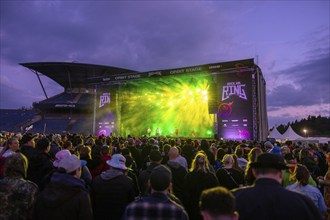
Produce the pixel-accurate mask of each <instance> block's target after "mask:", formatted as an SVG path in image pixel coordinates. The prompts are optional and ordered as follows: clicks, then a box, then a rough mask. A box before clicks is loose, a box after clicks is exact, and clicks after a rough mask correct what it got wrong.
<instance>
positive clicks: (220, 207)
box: [199, 186, 235, 218]
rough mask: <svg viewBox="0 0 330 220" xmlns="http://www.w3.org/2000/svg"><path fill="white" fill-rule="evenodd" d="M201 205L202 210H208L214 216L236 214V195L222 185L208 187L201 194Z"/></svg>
mask: <svg viewBox="0 0 330 220" xmlns="http://www.w3.org/2000/svg"><path fill="white" fill-rule="evenodd" d="M199 207H200V210H201V211H206V212H208V213H209V214H210V215H211V216H212V217H214V218H215V217H216V216H219V215H234V213H235V197H234V195H233V194H232V193H231V192H230V191H229V190H228V189H226V188H224V187H221V186H218V187H214V188H211V189H206V190H204V191H203V192H202V194H201V197H200V200H199Z"/></svg>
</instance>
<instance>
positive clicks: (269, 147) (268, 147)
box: [264, 141, 274, 153]
mask: <svg viewBox="0 0 330 220" xmlns="http://www.w3.org/2000/svg"><path fill="white" fill-rule="evenodd" d="M273 148H274V145H273V144H272V142H270V141H266V142H265V143H264V151H265V152H267V153H270V152H271V151H272V149H273Z"/></svg>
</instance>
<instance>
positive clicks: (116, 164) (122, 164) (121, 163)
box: [107, 154, 127, 171]
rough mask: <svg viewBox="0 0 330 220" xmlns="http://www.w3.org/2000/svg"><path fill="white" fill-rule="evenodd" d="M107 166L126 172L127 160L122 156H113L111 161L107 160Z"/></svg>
mask: <svg viewBox="0 0 330 220" xmlns="http://www.w3.org/2000/svg"><path fill="white" fill-rule="evenodd" d="M107 164H108V165H109V166H110V167H111V168H112V169H118V170H122V171H125V170H127V167H126V158H125V157H124V156H123V155H121V154H114V155H112V157H111V159H110V160H107Z"/></svg>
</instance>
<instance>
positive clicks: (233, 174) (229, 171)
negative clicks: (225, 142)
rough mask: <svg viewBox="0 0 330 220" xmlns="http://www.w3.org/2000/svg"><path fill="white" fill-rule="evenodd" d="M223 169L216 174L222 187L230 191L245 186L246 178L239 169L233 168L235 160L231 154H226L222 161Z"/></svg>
mask: <svg viewBox="0 0 330 220" xmlns="http://www.w3.org/2000/svg"><path fill="white" fill-rule="evenodd" d="M222 164H223V168H220V169H219V170H218V171H217V172H216V176H217V178H218V181H219V184H220V186H223V187H225V188H227V189H229V190H231V189H234V188H237V187H242V186H243V185H244V176H243V174H242V173H241V172H240V171H238V170H237V169H235V168H233V164H234V158H233V156H232V155H231V154H226V155H225V156H224V157H223V159H222Z"/></svg>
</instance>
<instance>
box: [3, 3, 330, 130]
mask: <svg viewBox="0 0 330 220" xmlns="http://www.w3.org/2000/svg"><path fill="white" fill-rule="evenodd" d="M0 4H1V11H0V22H1V23H0V28H1V32H0V34H1V42H0V46H1V47H0V50H1V60H0V61H1V63H0V71H1V75H0V77H1V78H0V80H1V82H0V83H1V90H0V99H1V100H0V108H5V109H11V108H14V109H16V108H19V107H22V106H25V107H30V106H32V102H36V101H41V100H43V99H45V96H44V94H43V91H42V88H41V86H40V84H39V82H38V79H37V77H36V76H35V74H33V73H32V72H31V71H30V70H28V69H27V68H24V67H22V66H20V65H19V63H28V62H79V63H91V64H101V65H107V66H116V67H122V68H127V69H132V70H136V71H150V70H158V69H169V68H176V67H184V66H193V65H201V64H207V63H215V62H226V61H232V60H240V59H248V58H255V62H256V63H257V64H258V65H259V66H260V68H261V69H262V71H263V74H264V77H265V79H266V83H267V108H268V118H269V126H270V127H271V126H273V125H275V124H280V123H287V122H289V121H293V120H296V119H298V120H299V119H301V118H303V117H307V116H308V115H319V114H320V115H323V116H327V117H330V115H329V109H330V98H329V96H330V71H329V62H330V61H329V60H330V57H329V56H330V55H329V54H330V52H329V51H330V45H329V44H330V43H329V38H330V33H329V32H330V28H329V20H330V15H329V14H330V9H329V8H330V5H329V1H265V2H261V1H226V2H220V1H217V2H216V1H214V2H213V1H207V2H199V1H191V2H190V1H180V2H176V1H170V2H167V1H161V2H153V1H114V2H108V1H93V2H91V1H1V3H0ZM41 80H42V82H43V83H44V86H45V87H46V92H47V94H48V96H53V95H56V94H58V93H60V92H62V91H63V88H61V86H59V85H57V84H56V83H55V82H53V81H51V80H50V79H48V78H47V77H45V76H42V77H41Z"/></svg>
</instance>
